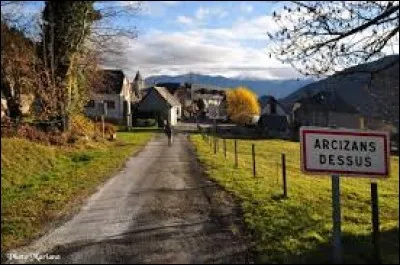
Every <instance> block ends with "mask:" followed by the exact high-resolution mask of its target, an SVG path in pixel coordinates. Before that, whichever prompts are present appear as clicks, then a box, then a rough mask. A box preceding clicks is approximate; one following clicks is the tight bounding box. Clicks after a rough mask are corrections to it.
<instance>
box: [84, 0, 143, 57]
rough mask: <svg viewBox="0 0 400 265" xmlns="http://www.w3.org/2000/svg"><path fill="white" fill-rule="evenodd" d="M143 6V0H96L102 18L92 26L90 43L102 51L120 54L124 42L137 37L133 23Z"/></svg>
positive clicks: (96, 6)
mask: <svg viewBox="0 0 400 265" xmlns="http://www.w3.org/2000/svg"><path fill="white" fill-rule="evenodd" d="M141 7H142V1H126V2H124V1H117V2H111V1H96V3H95V8H96V10H97V11H98V12H99V13H100V16H101V19H100V20H98V21H96V23H95V24H94V25H93V27H92V34H91V36H90V37H89V44H90V45H91V46H92V47H93V48H95V49H96V50H97V51H100V52H102V53H113V54H120V52H121V48H122V47H123V42H125V41H127V40H132V39H136V38H137V35H138V32H137V29H136V27H134V26H132V25H133V24H134V18H135V17H136V15H137V12H138V11H140V10H141ZM121 21H123V22H121Z"/></svg>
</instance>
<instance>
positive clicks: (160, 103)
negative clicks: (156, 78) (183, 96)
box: [135, 86, 182, 126]
mask: <svg viewBox="0 0 400 265" xmlns="http://www.w3.org/2000/svg"><path fill="white" fill-rule="evenodd" d="M135 112H138V113H150V114H151V115H152V116H153V117H154V118H157V120H158V121H160V120H168V122H169V123H170V124H171V125H172V126H174V125H176V124H177V123H178V120H179V119H180V118H181V115H182V106H181V103H180V102H179V100H178V99H177V98H176V97H175V96H173V95H172V94H171V93H169V92H168V90H167V89H166V88H165V87H158V86H154V87H151V88H149V89H148V93H147V94H146V96H144V97H143V99H142V100H141V101H140V102H139V103H138V104H137V106H136V109H135ZM159 125H160V124H159Z"/></svg>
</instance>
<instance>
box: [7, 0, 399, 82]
mask: <svg viewBox="0 0 400 265" xmlns="http://www.w3.org/2000/svg"><path fill="white" fill-rule="evenodd" d="M99 2H100V3H101V4H97V5H107V3H108V4H111V5H119V6H120V7H123V8H126V9H128V8H129V7H136V6H137V4H138V1H117V2H112V3H110V2H107V1H99ZM104 3H105V4H104ZM141 3H142V4H141V8H140V10H139V11H135V12H134V13H131V15H130V16H124V17H119V18H112V20H110V21H106V22H105V23H110V24H113V25H112V26H114V27H115V26H116V27H123V28H125V29H127V28H128V29H132V30H136V32H137V38H136V39H127V38H120V41H121V43H122V46H121V47H120V50H119V51H120V55H119V56H118V55H116V54H108V55H106V56H104V58H103V59H104V64H103V67H105V68H117V69H122V70H123V71H124V72H125V74H126V75H127V77H128V79H129V80H132V79H133V78H134V75H135V73H136V71H138V70H139V71H140V72H141V74H142V76H143V77H144V78H146V77H148V76H151V75H179V74H187V73H189V72H192V73H197V74H206V75H214V76H215V75H220V76H224V77H235V78H246V79H295V78H304V76H302V75H301V74H299V73H298V72H297V71H296V70H295V69H293V68H291V67H290V66H288V65H283V64H282V63H280V62H279V61H277V60H276V59H274V58H270V57H269V56H268V52H267V47H268V42H269V41H268V36H267V32H270V33H273V32H274V31H275V30H277V29H278V28H277V25H276V24H275V22H274V21H273V19H272V13H273V12H274V11H276V10H279V9H281V7H282V6H283V5H284V4H285V3H284V2H279V1H143V2H142V1H141ZM43 6H44V4H43V1H38V2H30V4H28V5H24V6H22V7H21V10H18V13H19V14H21V15H23V16H26V15H28V14H29V15H32V14H36V16H39V17H40V10H41V9H42V8H43ZM97 7H101V6H97ZM13 8H15V7H13ZM2 11H3V8H2ZM106 26H108V24H106ZM397 48H398V46H397ZM397 50H398V49H397Z"/></svg>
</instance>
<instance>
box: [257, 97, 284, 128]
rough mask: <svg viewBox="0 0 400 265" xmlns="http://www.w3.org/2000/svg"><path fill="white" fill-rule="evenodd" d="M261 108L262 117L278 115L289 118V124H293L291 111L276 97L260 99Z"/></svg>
mask: <svg viewBox="0 0 400 265" xmlns="http://www.w3.org/2000/svg"><path fill="white" fill-rule="evenodd" d="M259 101H260V107H261V112H260V115H261V116H262V115H278V116H285V117H286V118H287V121H288V123H290V122H291V120H292V119H291V115H290V111H288V110H287V109H286V107H285V106H284V105H283V104H281V103H280V102H279V101H278V100H277V99H276V98H275V97H273V96H262V97H260V100H259Z"/></svg>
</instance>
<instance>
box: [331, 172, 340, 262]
mask: <svg viewBox="0 0 400 265" xmlns="http://www.w3.org/2000/svg"><path fill="white" fill-rule="evenodd" d="M332 221H333V231H332V235H333V262H334V264H342V240H341V213H340V177H339V175H332Z"/></svg>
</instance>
